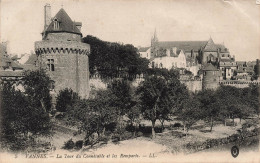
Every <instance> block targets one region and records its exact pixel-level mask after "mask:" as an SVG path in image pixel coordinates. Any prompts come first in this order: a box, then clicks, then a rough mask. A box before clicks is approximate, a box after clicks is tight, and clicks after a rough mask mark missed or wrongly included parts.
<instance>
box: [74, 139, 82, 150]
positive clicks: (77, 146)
mask: <svg viewBox="0 0 260 163" xmlns="http://www.w3.org/2000/svg"><path fill="white" fill-rule="evenodd" d="M82 146H83V140H78V141H76V143H75V148H76V149H81V148H82Z"/></svg>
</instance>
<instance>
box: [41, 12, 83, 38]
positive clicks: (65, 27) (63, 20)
mask: <svg viewBox="0 0 260 163" xmlns="http://www.w3.org/2000/svg"><path fill="white" fill-rule="evenodd" d="M55 19H57V21H58V22H59V28H58V29H55V28H54V22H55ZM45 32H46V33H53V32H69V33H75V34H79V35H82V34H81V32H80V31H79V29H78V28H77V27H76V24H75V23H74V22H73V21H72V20H71V18H70V17H69V15H68V14H67V13H66V11H65V10H64V9H63V8H62V9H60V11H59V12H58V13H57V14H56V15H55V17H54V18H53V19H52V21H51V23H50V25H49V26H48V28H47V29H46V31H45Z"/></svg>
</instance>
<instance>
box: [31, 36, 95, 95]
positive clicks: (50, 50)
mask: <svg viewBox="0 0 260 163" xmlns="http://www.w3.org/2000/svg"><path fill="white" fill-rule="evenodd" d="M35 52H36V54H37V56H38V58H39V66H40V67H41V68H44V69H46V70H47V72H48V74H49V75H50V77H51V79H52V80H53V81H54V82H55V84H54V85H55V88H54V89H55V92H56V93H58V92H59V91H60V90H62V89H65V88H71V89H72V90H73V91H75V92H77V93H78V94H79V95H80V96H81V97H82V98H88V96H89V91H90V88H89V59H88V55H89V53H90V46H89V45H88V44H84V43H81V42H77V41H49V40H43V41H37V42H35ZM50 60H53V63H51V64H54V70H51V69H50V68H49V66H48V64H50Z"/></svg>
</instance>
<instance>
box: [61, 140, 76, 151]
mask: <svg viewBox="0 0 260 163" xmlns="http://www.w3.org/2000/svg"><path fill="white" fill-rule="evenodd" d="M74 147H75V143H74V141H73V140H72V139H70V140H68V141H66V142H65V143H64V146H63V149H73V148H74Z"/></svg>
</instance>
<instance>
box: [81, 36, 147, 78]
mask: <svg viewBox="0 0 260 163" xmlns="http://www.w3.org/2000/svg"><path fill="white" fill-rule="evenodd" d="M83 42H85V43H88V44H90V46H91V53H90V56H89V70H90V74H91V75H94V74H95V73H98V74H100V75H101V77H102V78H114V77H119V76H120V77H124V78H132V77H134V76H135V75H137V74H142V73H143V72H145V70H146V69H147V68H148V64H149V61H148V60H147V59H144V58H140V57H139V54H138V51H137V49H136V48H135V47H134V46H133V45H130V44H126V45H123V44H119V43H111V42H105V41H102V40H100V39H98V38H96V37H93V36H89V35H88V36H87V37H84V38H83Z"/></svg>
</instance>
